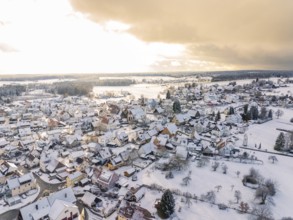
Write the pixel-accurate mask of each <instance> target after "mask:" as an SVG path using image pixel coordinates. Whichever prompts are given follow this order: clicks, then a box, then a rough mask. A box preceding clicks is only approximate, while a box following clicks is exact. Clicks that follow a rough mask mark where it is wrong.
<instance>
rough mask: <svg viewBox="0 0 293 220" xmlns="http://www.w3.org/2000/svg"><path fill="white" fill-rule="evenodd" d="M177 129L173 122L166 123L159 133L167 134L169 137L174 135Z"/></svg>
mask: <svg viewBox="0 0 293 220" xmlns="http://www.w3.org/2000/svg"><path fill="white" fill-rule="evenodd" d="M177 130H178V129H177V126H176V125H175V124H174V123H167V124H166V125H165V127H164V129H163V131H162V132H161V134H167V135H169V137H173V136H175V135H176V133H177Z"/></svg>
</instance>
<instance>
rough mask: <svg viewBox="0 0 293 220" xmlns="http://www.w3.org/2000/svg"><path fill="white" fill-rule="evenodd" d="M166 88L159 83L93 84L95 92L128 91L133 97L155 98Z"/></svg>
mask: <svg viewBox="0 0 293 220" xmlns="http://www.w3.org/2000/svg"><path fill="white" fill-rule="evenodd" d="M165 89H166V86H163V85H160V84H134V85H131V86H95V87H94V89H93V92H94V93H95V94H104V93H106V92H114V93H121V92H122V91H124V92H130V93H131V94H132V95H134V97H135V98H140V97H141V95H143V96H144V97H146V98H157V96H158V94H160V93H161V92H162V91H164V90H165Z"/></svg>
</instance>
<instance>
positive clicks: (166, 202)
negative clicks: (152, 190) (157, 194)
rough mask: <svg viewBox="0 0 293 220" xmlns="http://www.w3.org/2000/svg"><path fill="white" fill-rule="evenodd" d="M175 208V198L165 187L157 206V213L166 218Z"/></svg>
mask: <svg viewBox="0 0 293 220" xmlns="http://www.w3.org/2000/svg"><path fill="white" fill-rule="evenodd" d="M174 209H175V200H174V197H173V195H172V192H171V191H170V190H169V189H167V190H166V191H165V192H164V194H163V195H162V198H161V202H160V205H159V207H158V214H159V215H160V216H161V217H162V218H168V217H169V216H170V215H172V214H173V212H174Z"/></svg>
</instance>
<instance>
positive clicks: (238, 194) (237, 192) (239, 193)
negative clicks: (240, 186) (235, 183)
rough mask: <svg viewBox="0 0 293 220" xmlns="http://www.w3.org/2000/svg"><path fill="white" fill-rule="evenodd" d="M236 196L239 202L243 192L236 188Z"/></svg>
mask: <svg viewBox="0 0 293 220" xmlns="http://www.w3.org/2000/svg"><path fill="white" fill-rule="evenodd" d="M234 197H235V199H236V203H239V201H240V199H241V198H242V195H241V192H240V191H239V190H235V192H234Z"/></svg>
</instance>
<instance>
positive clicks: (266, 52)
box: [71, 0, 293, 69]
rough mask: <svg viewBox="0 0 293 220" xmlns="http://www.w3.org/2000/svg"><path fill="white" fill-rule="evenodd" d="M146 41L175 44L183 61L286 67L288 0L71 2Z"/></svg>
mask: <svg viewBox="0 0 293 220" xmlns="http://www.w3.org/2000/svg"><path fill="white" fill-rule="evenodd" d="M71 3H72V5H73V6H74V8H75V9H76V10H77V11H80V12H82V13H84V14H86V15H87V16H88V17H89V18H90V19H92V20H94V21H96V22H98V23H103V22H106V21H109V20H114V21H119V22H122V23H125V24H127V25H129V29H128V32H129V33H132V34H134V35H135V36H137V37H138V38H140V39H142V40H144V41H146V42H164V43H171V44H174V43H175V44H181V45H184V46H185V47H186V48H187V53H186V57H185V58H186V60H185V61H184V62H183V63H186V61H187V60H193V59H196V60H197V61H199V62H200V63H202V62H211V63H218V64H219V66H233V67H234V68H280V69H292V60H293V56H292V55H293V54H292V49H293V25H292V21H293V13H292V9H293V1H292V0H280V1H276V0H257V1H255V0H244V1H235V0H221V1H218V0H180V1H178V0H159V1H158V0H147V1H138V0H107V1H104V0H71ZM195 66H196V65H195Z"/></svg>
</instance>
